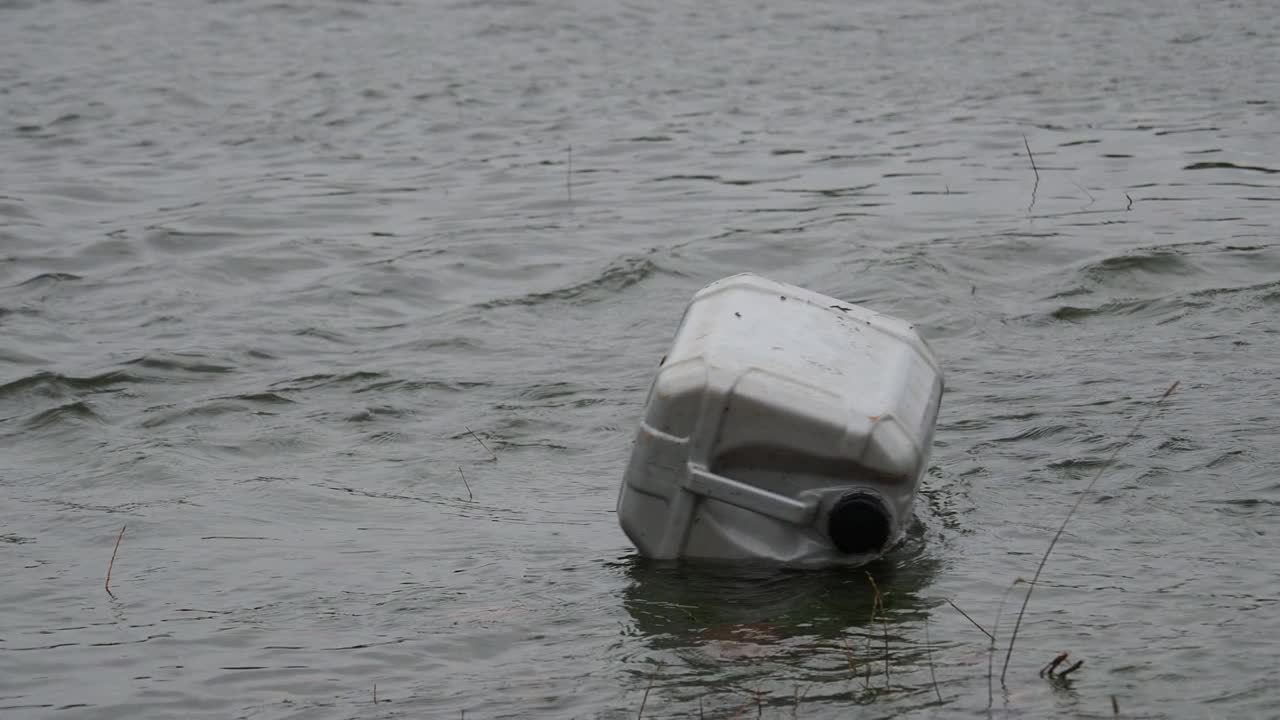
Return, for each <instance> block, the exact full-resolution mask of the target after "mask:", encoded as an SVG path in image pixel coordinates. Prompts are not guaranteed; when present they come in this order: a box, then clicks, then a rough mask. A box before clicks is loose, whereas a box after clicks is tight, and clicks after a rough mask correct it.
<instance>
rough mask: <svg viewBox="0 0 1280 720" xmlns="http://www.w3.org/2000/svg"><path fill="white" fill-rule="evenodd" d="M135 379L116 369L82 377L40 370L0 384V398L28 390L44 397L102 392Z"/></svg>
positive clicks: (135, 378)
mask: <svg viewBox="0 0 1280 720" xmlns="http://www.w3.org/2000/svg"><path fill="white" fill-rule="evenodd" d="M137 380H138V378H137V377H135V376H133V375H130V374H129V373H126V372H121V371H118V370H116V371H111V372H105V373H100V374H98V375H88V376H84V377H80V376H75V375H63V374H61V373H55V372H49V371H41V372H38V373H36V374H34V375H28V376H27V377H23V378H18V379H17V380H12V381H10V382H7V383H4V384H3V385H0V399H4V398H7V397H12V396H14V395H19V394H23V393H29V392H30V393H35V394H38V395H42V396H44V397H66V396H67V395H70V394H73V393H76V392H90V393H93V392H103V391H107V390H111V389H114V388H115V387H116V386H117V385H119V384H121V383H130V382H137Z"/></svg>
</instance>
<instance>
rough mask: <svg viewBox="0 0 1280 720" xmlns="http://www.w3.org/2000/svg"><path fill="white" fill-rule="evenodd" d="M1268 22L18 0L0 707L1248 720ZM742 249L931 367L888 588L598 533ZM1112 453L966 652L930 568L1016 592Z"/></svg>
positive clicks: (1254, 615)
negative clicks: (654, 555) (647, 403)
mask: <svg viewBox="0 0 1280 720" xmlns="http://www.w3.org/2000/svg"><path fill="white" fill-rule="evenodd" d="M1277 47H1280V15H1277V13H1275V12H1274V8H1273V7H1272V6H1271V4H1269V3H1265V2H1261V1H1245V2H1236V3H1214V4H1200V3H1192V2H1189V1H1186V0H1177V1H1175V2H1155V1H1154V0H1146V1H1144V2H1139V3H1129V4H1126V5H1123V6H1121V7H1117V8H1114V9H1112V8H1108V7H1102V6H1096V7H1094V6H1089V5H1087V4H1083V3H1050V2H1045V1H1038V2H1030V3H1016V2H961V3H939V2H931V1H930V2H926V1H923V0H910V1H908V2H883V1H882V2H864V3H847V2H835V1H834V0H830V1H828V0H803V1H800V2H792V3H774V4H766V3H751V2H729V1H727V0H722V1H717V2H694V1H693V0H677V1H675V2H665V3H658V2H639V1H621V0H605V1H601V2H586V0H576V1H571V0H547V1H545V2H519V1H514V0H508V1H500V0H474V1H471V2H454V3H448V2H436V1H430V2H415V3H409V2H394V1H392V0H369V1H368V2H356V1H353V0H318V1H317V2H306V3H303V2H279V3H268V2H262V1H259V0H222V1H217V2H203V1H200V0H191V1H189V2H180V3H161V2H153V1H148V0H105V1H102V2H74V1H72V0H50V1H48V2H34V1H30V0H8V1H7V2H0V161H2V162H0V499H2V502H0V577H3V578H4V580H5V581H4V582H3V583H0V715H3V716H4V717H6V718H8V717H14V718H25V717H46V716H57V717H94V718H167V717H175V716H179V717H210V718H227V717H237V718H255V719H256V718H352V717H391V718H399V717H403V718H410V717H446V718H450V717H458V716H459V715H460V714H461V713H462V712H463V711H465V712H466V716H467V717H469V718H498V717H512V718H515V717H521V718H523V717H554V718H560V717H566V718H567V717H578V718H628V717H635V716H636V715H637V714H638V713H639V711H640V707H641V704H642V703H643V704H644V716H645V717H655V718H656V717H690V716H694V717H697V716H699V713H701V714H702V716H705V717H721V718H730V717H737V716H739V715H741V716H744V717H750V716H753V715H757V716H764V717H792V716H797V717H810V718H835V717H849V716H857V717H863V716H865V717H966V716H971V715H979V716H982V715H986V714H987V712H988V704H989V702H990V703H991V708H992V709H991V712H993V713H995V714H998V715H1000V716H1002V717H1003V716H1010V717H1046V716H1053V717H1099V716H1102V717H1108V716H1110V715H1111V714H1112V712H1113V711H1112V704H1111V703H1112V698H1113V697H1114V698H1115V701H1116V702H1117V703H1118V705H1119V707H1120V709H1121V712H1122V713H1123V714H1124V715H1125V716H1128V717H1143V718H1172V717H1222V718H1228V717H1229V718H1253V717H1258V718H1261V717H1270V716H1273V714H1274V710H1273V708H1274V707H1275V706H1276V705H1277V703H1280V694H1278V691H1277V690H1276V689H1275V683H1274V680H1275V670H1276V667H1277V662H1278V661H1280V651H1277V649H1276V645H1275V643H1274V638H1275V637H1276V636H1277V635H1280V620H1278V619H1277V618H1278V617H1280V615H1278V614H1277V613H1276V602H1277V595H1276V590H1275V582H1274V580H1275V575H1276V570H1277V565H1276V561H1275V559H1274V556H1275V553H1274V546H1273V545H1272V540H1271V538H1270V536H1271V535H1273V534H1275V533H1276V532H1277V519H1280V484H1278V483H1277V480H1276V478H1277V477H1280V463H1278V462H1277V459H1276V455H1275V451H1276V447H1277V440H1276V439H1277V437H1278V436H1280V420H1277V416H1276V413H1275V407H1276V401H1277V398H1278V397H1280V381H1278V380H1277V371H1276V362H1275V358H1276V357H1277V356H1280V338H1278V335H1277V328H1278V324H1277V321H1276V314H1277V312H1280V248H1278V247H1277V240H1276V237H1277V232H1276V229H1277V227H1280V172H1278V171H1280V159H1277V157H1276V153H1275V148H1277V147H1280V145H1278V144H1277V143H1278V142H1280V120H1278V119H1277V108H1278V103H1280V62H1278V60H1280V55H1278V54H1277V50H1276V48H1277ZM1024 137H1025V141H1024ZM1028 147H1029V148H1030V150H1031V157H1028V153H1027V148H1028ZM1033 159H1034V168H1033V165H1032V160H1033ZM748 270H749V271H757V272H762V273H765V274H767V275H769V276H770V277H773V278H776V279H778V280H783V281H787V282H793V283H797V284H800V285H803V286H806V287H810V288H813V289H815V290H818V291H820V292H825V293H828V294H831V295H834V296H837V297H840V298H842V299H845V300H847V301H849V302H857V303H863V304H866V305H867V306H869V307H873V308H875V309H878V310H881V311H885V312H889V313H892V314H896V315H901V316H903V317H906V318H909V319H911V320H912V321H914V322H918V323H919V324H920V326H921V327H922V328H923V330H924V332H925V333H926V335H927V336H928V338H929V340H930V342H931V343H932V344H933V346H934V348H935V349H936V350H937V352H938V354H939V356H940V357H941V359H942V362H943V364H944V367H945V370H946V372H947V383H948V390H947V394H946V396H945V398H944V402H943V409H942V416H941V418H940V420H939V428H938V433H937V437H936V447H935V448H934V451H933V458H932V468H931V470H930V472H929V473H928V476H927V477H926V479H925V485H924V489H923V491H922V495H921V497H920V500H919V504H918V506H917V523H916V525H915V528H914V529H913V531H912V533H911V536H910V537H909V538H908V540H907V542H906V543H905V544H904V546H903V547H902V548H900V549H898V550H897V551H896V552H894V553H893V554H892V555H891V556H890V557H888V558H886V559H885V561H883V562H881V563H877V564H876V565H875V566H873V567H871V568H869V571H870V574H871V577H873V578H875V581H876V584H877V586H878V587H879V589H880V591H881V593H882V597H883V605H884V612H883V618H879V617H877V618H875V619H873V610H874V607H875V606H874V593H873V591H872V589H871V583H870V581H869V580H868V577H867V574H865V573H863V572H845V573H809V574H787V573H776V572H771V571H763V570H760V571H751V572H747V571H733V572H730V571H725V570H718V571H711V570H705V569H703V570H699V569H693V568H687V567H674V568H673V567H664V566H659V565H654V564H650V563H646V562H643V561H641V560H640V559H638V558H637V557H636V556H635V554H634V552H633V551H632V549H631V548H630V547H629V546H628V545H627V543H626V541H625V538H624V536H623V535H622V533H621V531H620V529H619V528H618V526H617V522H616V519H615V517H614V515H613V508H614V503H615V500H616V493H617V487H618V482H619V480H620V478H621V472H622V467H623V464H624V463H625V460H626V457H627V453H628V451H629V449H630V442H631V436H632V432H633V430H634V427H635V423H636V421H637V418H638V416H639V413H640V411H641V404H642V402H643V400H644V393H645V390H646V388H647V386H648V383H649V381H650V379H651V378H652V373H653V372H654V370H655V369H656V365H657V361H658V359H659V358H660V357H661V356H662V355H663V353H664V352H665V349H666V348H665V346H666V343H667V342H668V341H669V340H670V337H671V334H672V332H673V331H674V326H675V323H676V321H677V320H678V318H679V314H680V312H681V311H682V310H683V307H684V305H685V303H686V302H687V301H688V299H689V297H690V296H691V295H692V293H693V292H695V291H696V290H697V289H698V288H699V287H701V286H702V285H704V284H706V283H708V282H711V281H713V280H715V279H718V278H720V277H723V276H725V275H729V274H732V273H735V272H740V271H748ZM1175 380H1177V381H1180V382H1181V385H1180V387H1179V390H1178V392H1177V393H1175V394H1174V395H1173V396H1172V397H1171V398H1169V400H1168V401H1167V402H1166V404H1165V406H1164V407H1163V409H1162V410H1161V412H1159V413H1158V414H1156V415H1155V416H1153V417H1152V418H1151V420H1150V421H1149V422H1148V423H1147V424H1146V425H1145V426H1143V428H1142V429H1141V431H1140V432H1139V433H1137V435H1136V436H1135V437H1134V438H1133V439H1132V440H1131V442H1129V443H1127V444H1125V443H1124V440H1125V437H1126V435H1127V434H1128V433H1129V432H1130V430H1131V428H1132V427H1133V425H1134V423H1135V422H1136V421H1137V420H1138V418H1140V417H1141V416H1142V415H1144V414H1145V413H1146V412H1147V410H1148V409H1149V407H1150V403H1151V401H1152V400H1153V399H1154V398H1155V397H1157V396H1158V395H1159V394H1160V393H1161V392H1163V391H1164V390H1165V388H1166V387H1168V386H1169V385H1170V384H1171V383H1172V382H1174V381H1175ZM477 438H479V439H480V440H482V441H483V445H482V444H481V443H480V442H478V441H477ZM1117 449H1120V453H1119V455H1118V457H1117V459H1116V461H1115V463H1114V464H1113V465H1112V466H1111V468H1110V469H1109V471H1108V473H1107V475H1106V476H1105V477H1104V478H1103V480H1102V481H1101V482H1100V483H1099V485H1098V489H1097V493H1096V494H1094V495H1092V496H1090V497H1088V498H1086V499H1085V501H1084V503H1083V505H1082V508H1081V511H1080V513H1079V514H1078V515H1077V516H1076V517H1075V519H1074V520H1073V521H1072V524H1071V525H1070V526H1069V527H1068V528H1067V531H1066V532H1065V534H1064V535H1063V537H1062V540H1061V542H1060V543H1059V545H1058V547H1057V549H1056V550H1055V553H1054V556H1053V558H1052V559H1051V561H1050V563H1049V565H1048V568H1047V570H1046V572H1045V575H1044V577H1043V578H1042V581H1041V584H1040V586H1039V588H1038V590H1037V592H1036V595H1035V597H1034V599H1033V601H1032V603H1031V605H1030V607H1029V611H1028V613H1027V616H1026V619H1025V621H1024V623H1023V626H1022V630H1021V637H1020V639H1019V643H1018V648H1017V650H1016V652H1015V653H1014V655H1013V659H1012V663H1011V666H1010V671H1009V674H1008V677H1007V688H1006V689H1004V690H1002V689H1001V688H1000V687H999V683H998V678H997V682H996V687H995V688H994V692H993V693H992V694H991V696H990V697H989V694H988V669H987V668H988V665H987V663H988V654H987V646H988V640H987V638H986V636H985V635H983V634H982V632H980V631H979V630H978V629H976V628H975V627H974V626H973V625H971V624H970V623H969V621H967V620H966V619H965V618H964V617H963V616H961V615H960V614H959V613H957V612H956V611H955V610H953V609H952V608H951V607H950V606H949V605H947V604H946V600H948V599H949V600H952V601H953V602H955V603H956V604H957V605H958V606H960V607H962V608H963V609H964V610H965V611H966V612H968V613H969V614H970V615H972V617H973V618H974V619H976V620H977V621H978V622H980V623H981V624H982V625H983V626H984V627H985V628H987V629H995V628H996V622H995V621H996V615H997V612H998V610H1000V604H1001V599H1002V598H1003V597H1005V593H1006V590H1007V589H1008V588H1009V587H1010V584H1011V583H1012V582H1014V581H1015V579H1017V578H1026V579H1029V578H1030V577H1031V575H1032V573H1033V572H1034V570H1035V565H1036V563H1037V561H1038V559H1039V556H1040V554H1041V553H1042V552H1043V550H1044V548H1045V546H1046V544H1047V543H1048V540H1049V537H1050V536H1051V535H1052V533H1053V531H1054V530H1055V529H1056V528H1057V526H1058V524H1059V523H1060V522H1061V520H1062V517H1063V515H1064V514H1065V512H1066V510H1067V508H1068V507H1070V505H1071V504H1072V503H1073V502H1074V501H1075V500H1076V499H1077V497H1079V493H1080V491H1081V490H1082V489H1083V488H1084V486H1085V485H1086V484H1087V483H1088V482H1089V480H1090V479H1091V478H1092V476H1093V475H1094V474H1095V473H1096V472H1097V471H1098V469H1099V467H1100V466H1101V464H1102V463H1103V462H1105V460H1106V458H1107V457H1108V456H1109V455H1110V454H1111V453H1112V452H1113V451H1115V450H1117ZM464 477H465V480H466V482H465V483H464V482H463V479H464ZM126 525H127V530H126V531H125V534H124V536H123V540H122V541H121V545H120V551H119V555H118V556H117V557H116V560H115V563H114V567H113V569H112V581H111V591H112V594H108V593H107V592H106V591H105V590H104V587H103V580H104V576H105V573H106V567H107V564H108V560H109V559H110V557H111V553H112V548H113V545H114V543H115V542H116V538H117V536H118V534H119V532H120V530H121V528H122V527H124V526H126ZM1009 598H1010V601H1009V602H1008V603H1007V604H1006V605H1005V606H1004V608H1003V614H1002V615H1001V622H1000V625H999V629H998V632H999V633H1000V635H1001V638H1002V640H1003V638H1005V637H1007V635H1008V632H1009V630H1010V628H1011V623H1010V620H1011V618H1012V616H1013V614H1014V612H1015V610H1016V606H1017V602H1018V598H1019V596H1018V594H1017V593H1016V592H1015V594H1012V595H1010V596H1009ZM926 638H927V639H928V642H926ZM886 645H887V654H888V658H889V662H888V666H889V667H888V670H887V672H886V668H885V655H886ZM1062 650H1068V651H1070V652H1071V659H1072V660H1073V661H1074V660H1076V659H1082V660H1084V661H1085V664H1084V666H1083V667H1082V668H1081V669H1080V670H1079V671H1077V672H1076V673H1075V674H1074V675H1073V676H1072V677H1071V678H1070V680H1069V681H1066V682H1046V681H1044V680H1042V679H1040V678H1037V676H1036V671H1037V670H1038V669H1039V667H1040V666H1041V665H1043V664H1044V663H1045V662H1047V661H1048V660H1049V659H1051V658H1052V657H1053V656H1054V655H1055V654H1056V653H1058V652H1059V651H1062ZM1000 660H1001V658H1000V657H997V658H996V673H997V675H998V673H999V666H1000ZM930 665H932V672H931V670H930ZM934 678H936V686H935V684H934ZM375 684H376V685H377V700H378V702H377V704H375V703H374V689H373V688H374V685H375ZM939 697H941V700H939Z"/></svg>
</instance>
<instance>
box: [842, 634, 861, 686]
mask: <svg viewBox="0 0 1280 720" xmlns="http://www.w3.org/2000/svg"><path fill="white" fill-rule="evenodd" d="M840 642H841V643H843V644H844V657H845V659H846V660H848V661H849V677H853V676H854V675H855V674H857V672H858V670H857V666H858V664H857V663H856V662H854V660H853V648H851V647H849V639H848V638H840Z"/></svg>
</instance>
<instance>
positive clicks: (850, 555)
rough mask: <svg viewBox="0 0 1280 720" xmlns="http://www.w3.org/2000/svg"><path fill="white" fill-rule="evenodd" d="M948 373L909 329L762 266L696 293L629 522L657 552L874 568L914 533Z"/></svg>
mask: <svg viewBox="0 0 1280 720" xmlns="http://www.w3.org/2000/svg"><path fill="white" fill-rule="evenodd" d="M942 388H943V381H942V372H941V369H940V368H939V366H938V362H937V360H936V359H935V358H934V355H933V353H932V351H931V350H930V349H929V347H928V345H927V344H926V343H925V342H924V340H923V339H922V338H921V337H920V335H919V334H918V333H917V332H916V331H915V329H914V328H913V327H912V326H911V325H909V324H908V323H906V322H904V321H902V320H899V319H896V318H892V317H889V316H886V315H881V314H879V313H876V312H873V311H871V310H868V309H865V308H862V307H858V306H855V305H850V304H848V303H845V302H842V301H840V300H837V299H835V298H830V297H826V296H824V295H821V294H818V293H816V292H811V291H809V290H805V289H802V288H798V287H794V286H791V285H786V284H783V283H778V282H774V281H771V280H767V279H765V278H762V277H759V276H757V275H752V274H741V275H734V276H732V277H728V278H725V279H723V280H719V281H717V282H715V283H712V284H711V285H709V286H707V287H705V288H703V289H702V290H701V291H699V292H698V293H697V294H696V295H695V296H694V298H693V301H692V302H691V303H690V304H689V306H688V308H687V309H686V311H685V314H684V317H683V319H682V320H681V322H680V325H679V328H678V329H677V331H676V336H675V340H674V341H673V343H672V345H671V348H670V351H669V352H668V353H667V356H666V358H665V360H663V362H662V364H661V367H660V368H659V370H658V373H657V376H656V378H655V379H654V381H653V384H652V386H651V387H650V389H649V397H648V401H647V403H646V408H645V413H644V417H643V418H642V420H641V422H640V428H639V432H638V433H637V436H636V441H635V447H634V448H633V449H632V453H631V459H630V462H629V463H628V465H627V468H626V472H625V475H624V477H623V482H622V489H621V493H620V495H619V497H618V520H619V522H620V523H621V525H622V529H623V531H624V532H625V533H626V534H627V537H628V538H630V540H631V542H632V543H634V544H635V546H636V548H637V549H638V550H639V551H640V553H641V554H643V555H645V556H648V557H652V558H657V559H676V558H691V559H702V560H722V561H735V560H744V561H752V560H754V561H766V562H772V563H779V564H784V565H792V566H804V567H821V566H829V565H860V564H864V563H866V562H869V561H871V560H874V559H875V558H877V557H879V556H880V555H882V554H883V553H884V552H885V551H886V550H888V549H890V548H891V547H892V546H893V545H894V544H896V543H897V542H898V541H899V540H900V539H901V537H902V533H903V530H904V527H905V526H906V524H907V522H908V520H909V518H910V514H911V506H912V504H913V502H914V501H915V495H916V487H917V484H918V483H919V480H920V477H921V475H922V474H923V473H924V471H925V469H926V465H927V462H928V458H929V450H930V445H931V444H932V440H933V432H934V424H935V422H936V420H937V416H938V408H939V406H940V404H941V400H942Z"/></svg>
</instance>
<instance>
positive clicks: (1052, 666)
mask: <svg viewBox="0 0 1280 720" xmlns="http://www.w3.org/2000/svg"><path fill="white" fill-rule="evenodd" d="M1070 655H1071V653H1069V652H1067V651H1065V650H1064V651H1062V652H1060V653H1058V655H1057V657H1055V658H1054V659H1052V660H1050V661H1049V664H1047V665H1045V666H1044V667H1042V668H1040V673H1039V675H1040V677H1044V674H1045V673H1049V674H1050V675H1052V674H1053V671H1054V670H1057V669H1058V666H1059V665H1061V664H1062V663H1063V662H1065V661H1066V659H1067V657H1069V656H1070Z"/></svg>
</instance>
